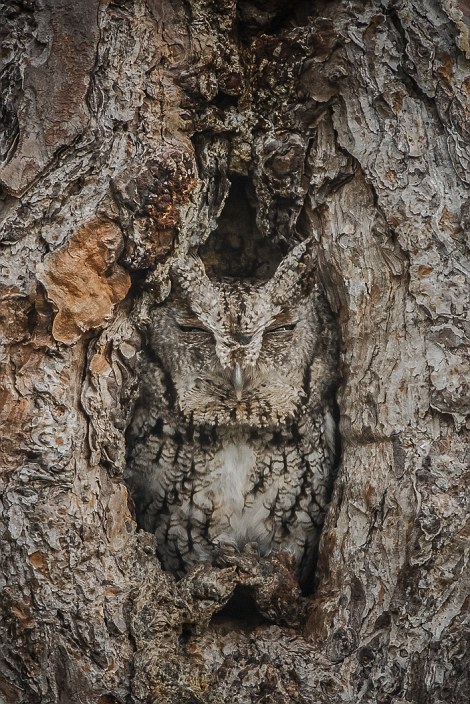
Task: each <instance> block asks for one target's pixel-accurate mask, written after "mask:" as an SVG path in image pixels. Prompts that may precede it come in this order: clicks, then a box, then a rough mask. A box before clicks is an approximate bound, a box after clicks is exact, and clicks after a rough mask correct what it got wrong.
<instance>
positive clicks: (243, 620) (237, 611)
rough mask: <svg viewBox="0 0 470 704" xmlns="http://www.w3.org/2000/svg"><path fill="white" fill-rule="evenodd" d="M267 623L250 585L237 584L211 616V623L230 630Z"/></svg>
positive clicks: (251, 627) (249, 627)
mask: <svg viewBox="0 0 470 704" xmlns="http://www.w3.org/2000/svg"><path fill="white" fill-rule="evenodd" d="M262 623H267V620H266V619H265V618H264V617H263V616H262V615H261V614H260V612H259V610H258V607H257V606H256V601H255V598H254V596H253V591H252V589H251V588H250V587H247V586H245V585H243V584H237V586H236V587H235V589H234V592H233V594H232V596H231V597H230V599H229V600H228V602H227V603H226V604H225V606H224V607H223V608H222V609H220V611H217V613H216V614H214V615H213V616H212V618H211V624H212V625H214V626H218V627H220V628H223V627H226V628H229V629H230V630H251V629H253V628H256V627H257V626H260V625H261V624H262Z"/></svg>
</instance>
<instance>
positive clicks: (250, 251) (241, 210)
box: [199, 176, 285, 279]
mask: <svg viewBox="0 0 470 704" xmlns="http://www.w3.org/2000/svg"><path fill="white" fill-rule="evenodd" d="M230 184H231V185H230V190H229V194H228V196H227V200H226V201H225V205H224V207H223V210H222V213H221V214H220V217H219V220H218V224H217V228H216V229H215V230H214V231H213V232H212V233H211V235H210V236H209V238H208V239H207V241H206V242H205V243H204V244H203V245H202V246H201V247H200V248H199V255H200V257H201V259H202V260H203V261H204V265H205V267H206V271H207V273H208V275H209V276H214V277H230V278H236V279H269V278H270V277H271V276H272V275H273V274H274V272H275V271H276V268H277V266H278V264H279V263H280V261H281V259H282V257H283V254H285V252H284V253H283V252H282V251H281V249H280V248H279V247H278V246H276V245H274V244H273V242H272V241H270V240H268V239H266V238H265V237H263V236H262V235H261V233H260V231H259V229H258V227H257V225H256V207H255V203H256V194H255V191H254V187H253V182H252V180H251V179H250V178H248V177H246V176H233V177H232V178H231V179H230Z"/></svg>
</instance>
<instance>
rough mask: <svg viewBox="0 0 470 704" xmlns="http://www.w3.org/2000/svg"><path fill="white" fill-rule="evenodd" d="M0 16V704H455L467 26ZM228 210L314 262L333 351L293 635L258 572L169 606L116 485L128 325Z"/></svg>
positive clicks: (15, 11)
mask: <svg viewBox="0 0 470 704" xmlns="http://www.w3.org/2000/svg"><path fill="white" fill-rule="evenodd" d="M0 17H1V25H2V27H1V28H2V40H3V50H2V55H1V58H0V61H1V71H2V82H1V86H2V96H1V97H2V118H3V132H2V133H1V135H0V158H1V159H2V161H1V168H0V183H1V186H2V195H1V203H2V214H1V223H2V225H1V227H2V267H1V277H2V278H1V287H2V293H1V301H2V306H1V325H2V338H3V346H2V357H1V362H2V364H1V399H2V400H1V414H2V418H3V431H2V435H3V437H2V446H1V465H2V470H3V472H2V480H1V481H2V501H1V504H0V506H1V514H0V515H1V530H0V536H1V558H2V560H1V565H0V583H1V588H2V599H1V604H0V609H1V622H0V625H1V636H0V642H1V643H2V648H1V651H2V658H1V663H0V701H2V702H3V701H4V702H8V704H10V703H11V704H20V703H21V704H35V703H36V702H38V703H39V702H41V703H42V704H45V703H49V702H51V703H52V702H54V703H55V702H60V703H61V704H65V703H67V704H68V703H73V704H75V703H77V704H78V703H79V702H87V703H88V702H99V703H100V704H110V703H111V702H121V703H124V702H134V703H144V702H145V703H147V702H149V703H150V702H155V703H156V702H163V703H165V702H188V704H189V703H190V702H205V703H212V704H215V703H219V702H237V703H238V702H240V703H245V702H246V703H248V702H253V703H254V702H266V703H268V702H296V703H297V702H298V703H302V704H307V703H309V704H310V703H312V704H313V703H315V704H320V703H321V704H327V703H330V702H338V703H339V702H350V703H351V704H353V703H354V704H357V703H359V702H361V703H369V702H370V703H372V702H380V703H382V704H386V703H389V704H404V703H405V702H413V703H415V704H418V703H419V704H421V703H422V704H428V703H430V702H433V704H439V703H441V702H452V703H454V704H457V703H459V702H462V703H463V702H467V701H468V691H469V687H470V681H469V671H470V663H469V659H468V649H467V647H468V646H467V643H468V633H469V630H468V594H469V581H470V580H469V572H468V549H469V543H468V519H467V515H468V508H467V504H466V502H467V495H468V491H466V479H467V477H468V470H467V461H468V444H467V435H466V426H465V418H466V413H467V412H468V365H467V360H466V358H465V345H466V338H465V331H466V328H465V325H466V324H467V325H468V321H467V319H466V315H467V313H468V291H469V288H468V284H467V285H465V282H466V276H467V273H468V270H469V269H468V261H467V260H466V248H465V234H466V229H467V228H468V226H469V217H470V198H469V191H468V186H469V180H470V179H469V176H468V174H469V160H470V149H469V145H470V134H469V129H468V124H469V123H468V117H469V112H470V105H469V97H470V45H469V33H470V11H469V7H468V3H466V2H464V0H429V2H427V3H426V4H425V7H424V6H423V4H422V3H418V2H417V0H396V1H394V0H370V1H369V2H363V1H362V0H361V1H360V0H348V1H346V0H329V1H327V0H323V1H322V0H318V1H317V2H315V3H313V2H312V3H308V2H301V1H295V0H291V1H290V2H287V0H275V1H273V2H271V3H262V2H259V0H251V1H249V0H239V1H238V2H235V0H222V1H221V2H218V1H216V0H147V2H144V0H115V1H114V2H106V1H105V0H102V1H101V2H100V1H99V0H82V2H69V1H67V0H62V1H60V0H16V1H14V0H9V1H7V2H6V3H4V4H3V6H2V7H1V9H0ZM237 184H242V186H243V188H248V193H249V197H248V196H246V195H245V196H243V197H242V196H240V195H237V193H238V191H237V187H238V186H237ZM243 188H242V190H243ZM230 189H232V191H231V192H232V195H233V194H235V195H234V196H233V197H234V198H235V201H236V200H237V198H238V199H239V200H238V204H239V206H240V207H239V211H240V227H245V224H246V223H245V220H244V215H243V212H244V211H246V209H247V208H248V207H251V208H252V209H253V212H254V213H255V216H256V221H255V222H254V224H252V227H253V228H254V229H256V231H257V232H258V233H259V235H260V236H261V237H263V238H265V239H266V242H272V243H277V244H279V243H287V245H289V243H292V242H294V241H297V240H298V239H304V238H306V237H309V236H313V240H312V241H313V245H312V246H313V247H314V249H315V251H316V254H317V256H318V277H319V279H320V280H321V282H322V285H323V286H324V288H325V290H326V293H327V296H328V299H329V302H330V305H331V307H332V309H333V311H334V313H335V315H336V316H337V320H338V325H339V327H340V331H341V340H342V342H341V365H340V375H341V383H340V387H339V389H338V395H337V400H338V406H339V412H340V431H341V442H342V459H341V464H340V467H339V471H338V477H337V479H336V484H335V489H334V493H333V497H332V501H331V505H330V508H329V511H328V515H327V519H326V524H325V526H324V529H323V535H322V540H321V545H320V551H319V557H318V563H317V578H316V584H317V586H316V589H315V590H314V592H313V593H312V594H311V595H310V596H308V598H307V616H306V617H305V618H302V616H301V615H300V616H299V613H300V614H301V613H302V608H303V606H305V601H303V600H302V598H300V597H297V596H296V592H295V586H292V585H290V586H289V588H286V583H287V582H286V580H288V570H287V568H285V567H283V566H282V565H280V566H278V572H277V573H276V572H274V573H273V574H275V575H276V574H277V577H276V576H275V577H273V576H271V577H266V576H263V574H261V573H260V574H254V575H253V574H251V575H250V574H248V571H247V572H243V569H242V568H240V567H237V568H235V567H230V566H229V567H223V568H218V567H211V566H208V565H203V566H201V567H200V568H199V567H198V568H197V569H196V570H195V573H194V574H190V575H189V576H188V577H187V578H185V579H183V580H181V581H179V582H176V581H175V580H174V578H173V577H172V576H171V575H170V574H168V573H165V572H163V571H162V569H161V567H160V565H159V563H158V560H157V558H156V555H155V541H154V537H153V536H152V535H150V534H148V533H145V532H143V531H137V527H136V524H135V520H134V518H133V514H132V507H129V506H128V496H127V489H126V487H125V485H124V483H123V479H122V475H123V471H124V466H125V456H126V433H125V431H126V427H127V425H128V423H129V419H130V416H131V414H132V408H133V403H134V401H135V399H136V396H137V394H138V388H139V350H140V348H141V345H142V341H141V335H140V332H141V326H142V320H143V319H144V318H145V301H146V300H148V298H149V297H163V296H164V295H165V293H166V290H167V284H166V281H167V271H168V266H169V263H170V262H171V259H172V257H173V255H174V253H175V252H178V251H179V250H181V249H182V248H187V247H189V246H191V247H197V246H199V245H200V244H202V243H203V242H204V241H205V240H206V239H207V237H208V236H209V234H210V233H211V232H212V231H214V230H215V229H216V227H217V225H218V222H219V221H220V216H221V213H222V210H223V206H224V203H225V202H227V196H228V193H229V191H230ZM467 329H468V328H467ZM283 570H284V571H283ZM279 575H280V576H279ZM286 575H287V576H286ZM276 580H277V581H276ZM237 584H238V585H245V586H246V585H248V587H249V589H250V590H251V592H252V594H253V595H254V597H253V598H254V602H255V603H254V606H253V617H252V618H250V617H249V615H248V616H246V617H245V618H244V619H240V618H233V617H231V616H230V615H229V614H228V613H226V615H225V616H223V613H224V612H223V607H224V606H226V605H227V604H228V603H229V602H230V599H231V597H232V596H233V594H234V590H235V587H236V585H237ZM289 590H290V591H289ZM292 595H294V596H292ZM291 598H292V599H293V600H294V601H295V600H297V602H298V604H299V605H300V606H299V609H300V611H298V610H297V611H296V614H297V615H294V616H291V615H290V611H289V609H290V607H291V606H292V604H289V603H287V602H286V600H289V599H291ZM274 604H277V606H274ZM271 606H272V608H271ZM221 610H222V616H221ZM294 610H295V609H294ZM217 614H218V615H217ZM260 614H261V615H260Z"/></svg>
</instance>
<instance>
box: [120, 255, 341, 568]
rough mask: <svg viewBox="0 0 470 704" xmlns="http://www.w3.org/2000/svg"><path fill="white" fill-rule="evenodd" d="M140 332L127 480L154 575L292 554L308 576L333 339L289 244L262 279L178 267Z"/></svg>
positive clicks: (324, 474)
mask: <svg viewBox="0 0 470 704" xmlns="http://www.w3.org/2000/svg"><path fill="white" fill-rule="evenodd" d="M150 318H151V319H150V324H149V329H148V350H147V353H146V358H145V360H144V363H143V384H142V394H141V399H140V402H139V404H138V407H137V408H136V412H135V415H134V418H133V421H132V424H131V427H130V430H129V447H130V453H129V462H128V470H127V475H126V479H127V482H128V485H129V487H130V489H131V492H132V495H133V497H134V500H135V503H136V510H137V515H138V519H139V522H140V525H141V526H142V527H143V528H145V529H146V530H149V531H154V532H155V533H156V536H157V541H158V553H159V556H160V558H161V560H162V563H163V566H164V567H165V568H166V569H168V570H171V571H172V572H174V573H175V574H176V575H178V576H181V575H182V574H184V573H185V571H186V570H187V568H188V567H189V566H191V565H192V564H194V563H195V562H198V561H201V560H213V559H214V557H216V555H217V553H218V552H219V551H224V550H226V549H232V550H233V549H234V548H235V549H238V550H242V549H243V548H244V546H245V545H246V544H247V543H256V544H257V545H258V549H259V553H260V555H261V556H264V555H267V554H269V553H270V552H271V551H273V550H280V549H286V550H288V551H290V552H291V553H292V554H293V555H294V557H295V561H296V564H297V565H298V572H299V577H300V578H301V579H303V578H305V576H306V575H308V573H309V570H310V568H311V565H312V555H313V552H314V548H315V545H316V543H317V540H318V535H319V531H320V528H321V525H322V522H323V517H324V512H325V507H326V504H327V501H328V498H329V492H330V488H331V481H332V468H333V466H334V462H335V432H336V431H335V423H334V420H333V416H332V403H333V401H332V385H333V381H334V378H335V372H336V340H335V334H334V328H333V324H332V320H331V315H330V314H329V312H328V309H327V306H326V305H325V303H324V301H323V299H322V298H321V296H320V294H319V292H318V290H317V289H316V288H315V287H314V285H313V261H312V259H311V256H310V255H309V254H308V251H307V248H306V246H305V244H301V245H299V246H297V247H296V248H295V249H294V250H293V251H292V252H291V253H290V254H289V255H287V257H285V259H284V260H283V261H282V262H281V264H280V265H279V267H278V269H277V271H276V272H275V274H274V276H273V277H272V278H271V279H270V280H268V281H265V282H259V281H258V282H253V281H243V280H242V281H238V280H233V279H224V280H211V279H209V278H208V276H207V275H206V272H205V269H204V266H203V264H202V262H201V260H200V259H199V258H197V257H192V256H188V257H185V258H181V259H179V260H177V261H176V262H175V264H174V267H173V271H172V292H171V294H170V296H169V298H168V299H167V300H166V301H165V302H164V303H163V304H161V305H158V306H155V307H154V309H153V311H152V313H151V316H150Z"/></svg>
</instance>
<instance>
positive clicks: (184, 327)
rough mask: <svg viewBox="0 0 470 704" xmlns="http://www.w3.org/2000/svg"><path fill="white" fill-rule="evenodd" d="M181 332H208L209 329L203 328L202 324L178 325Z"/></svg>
mask: <svg viewBox="0 0 470 704" xmlns="http://www.w3.org/2000/svg"><path fill="white" fill-rule="evenodd" d="M178 327H179V329H180V330H181V332H191V333H208V332H210V330H207V328H204V327H203V326H202V325H178Z"/></svg>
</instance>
